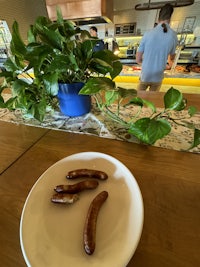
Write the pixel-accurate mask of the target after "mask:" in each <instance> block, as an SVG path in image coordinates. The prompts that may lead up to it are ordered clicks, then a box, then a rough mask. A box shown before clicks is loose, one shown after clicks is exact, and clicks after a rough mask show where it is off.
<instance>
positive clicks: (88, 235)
mask: <svg viewBox="0 0 200 267" xmlns="http://www.w3.org/2000/svg"><path fill="white" fill-rule="evenodd" d="M107 197H108V192H107V191H102V192H101V193H99V194H98V195H97V196H96V197H95V198H94V199H93V201H92V202H91V204H90V207H89V210H88V213H87V217H86V221H85V226H84V232H83V244H84V249H85V252H86V253H87V254H88V255H92V254H93V253H94V250H95V244H96V225H97V217H98V214H99V210H100V208H101V206H102V205H103V203H104V202H105V200H106V199H107Z"/></svg>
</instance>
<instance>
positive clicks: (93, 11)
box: [46, 0, 113, 26]
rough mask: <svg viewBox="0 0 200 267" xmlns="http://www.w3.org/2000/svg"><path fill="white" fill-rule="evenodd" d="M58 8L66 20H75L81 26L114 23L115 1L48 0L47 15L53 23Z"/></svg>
mask: <svg viewBox="0 0 200 267" xmlns="http://www.w3.org/2000/svg"><path fill="white" fill-rule="evenodd" d="M57 6H58V7H59V8H60V9H61V12H62V15H63V18H64V19H68V20H73V21H74V22H76V24H77V25H80V26H81V25H87V24H99V23H111V22H112V21H113V0H109V1H107V0H46V7H47V13H48V16H49V18H50V19H51V20H53V21H54V20H56V8H57Z"/></svg>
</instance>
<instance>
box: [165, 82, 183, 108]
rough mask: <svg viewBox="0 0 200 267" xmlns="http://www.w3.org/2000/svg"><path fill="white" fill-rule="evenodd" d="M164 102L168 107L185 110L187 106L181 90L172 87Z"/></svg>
mask: <svg viewBox="0 0 200 267" xmlns="http://www.w3.org/2000/svg"><path fill="white" fill-rule="evenodd" d="M164 103H165V108H166V109H172V110H178V111H180V110H183V109H184V108H185V106H186V103H185V100H184V99H183V95H182V93H181V92H180V91H178V90H176V89H174V88H173V87H171V88H170V89H169V90H168V91H167V92H166V93H165V95H164Z"/></svg>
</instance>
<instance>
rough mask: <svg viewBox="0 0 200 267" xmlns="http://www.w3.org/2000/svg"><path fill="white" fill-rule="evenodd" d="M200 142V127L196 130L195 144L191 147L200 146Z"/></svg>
mask: <svg viewBox="0 0 200 267" xmlns="http://www.w3.org/2000/svg"><path fill="white" fill-rule="evenodd" d="M199 144H200V130H199V129H195V130H194V140H193V144H192V146H191V147H190V149H192V148H194V147H196V146H198V145H199Z"/></svg>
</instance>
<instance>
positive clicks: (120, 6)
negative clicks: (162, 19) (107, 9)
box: [113, 0, 199, 11]
mask: <svg viewBox="0 0 200 267" xmlns="http://www.w3.org/2000/svg"><path fill="white" fill-rule="evenodd" d="M169 1H170V0H169ZM171 1H172V0H171ZM183 1H184V0H183ZM198 1H199V0H195V1H194V2H198ZM148 2H149V0H113V5H114V11H122V10H124V11H125V10H130V9H135V5H137V4H143V3H148ZM151 2H167V0H151Z"/></svg>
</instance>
